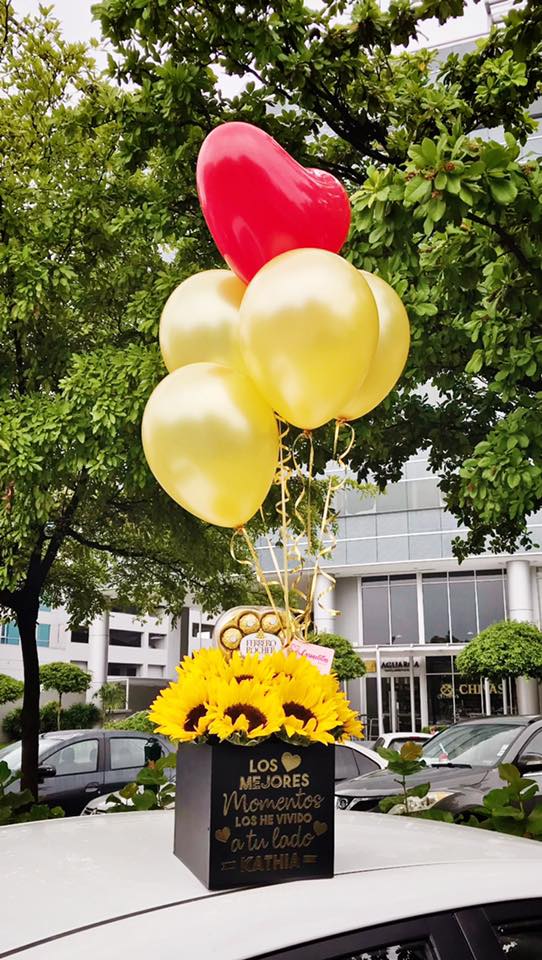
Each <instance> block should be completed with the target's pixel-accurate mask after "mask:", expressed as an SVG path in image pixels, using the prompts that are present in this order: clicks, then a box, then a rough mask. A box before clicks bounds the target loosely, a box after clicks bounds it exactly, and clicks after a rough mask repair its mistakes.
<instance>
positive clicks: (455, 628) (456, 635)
mask: <svg viewBox="0 0 542 960" xmlns="http://www.w3.org/2000/svg"><path fill="white" fill-rule="evenodd" d="M448 588H449V591H450V619H451V622H452V642H453V643H468V642H469V640H472V638H473V637H475V636H476V634H477V633H478V624H477V620H476V582H475V579H474V576H473V574H472V573H471V574H468V573H467V574H463V573H455V572H454V573H449V574H448Z"/></svg>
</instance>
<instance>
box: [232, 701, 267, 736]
mask: <svg viewBox="0 0 542 960" xmlns="http://www.w3.org/2000/svg"><path fill="white" fill-rule="evenodd" d="M224 713H225V714H226V716H227V717H229V718H230V720H231V721H232V723H235V721H236V720H238V719H239V717H242V716H244V717H246V718H247V720H248V729H249V730H254V728H255V727H259V726H260V725H261V724H262V723H267V717H266V716H265V713H262V711H261V710H258V708H257V707H253V706H252V705H251V704H250V703H232V705H231V707H226V709H225V710H224Z"/></svg>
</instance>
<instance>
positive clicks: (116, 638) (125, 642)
mask: <svg viewBox="0 0 542 960" xmlns="http://www.w3.org/2000/svg"><path fill="white" fill-rule="evenodd" d="M109 643H110V644H111V646H113V647H140V646H141V633H138V631H137V630H110V631H109Z"/></svg>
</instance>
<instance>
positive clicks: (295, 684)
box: [277, 671, 339, 743]
mask: <svg viewBox="0 0 542 960" xmlns="http://www.w3.org/2000/svg"><path fill="white" fill-rule="evenodd" d="M316 672H317V673H318V671H316ZM318 675H319V676H321V674H319V673H318ZM277 691H278V694H279V697H280V700H281V703H282V709H283V712H284V718H283V723H282V731H283V733H284V734H285V735H286V736H287V737H290V738H302V739H306V740H310V741H315V742H317V743H334V742H335V736H334V734H333V733H332V731H334V730H336V729H337V727H338V726H339V718H338V715H337V711H336V709H335V701H334V698H326V697H325V695H324V694H323V692H322V689H321V687H320V686H319V685H318V686H316V685H315V684H313V682H312V678H310V679H307V678H305V677H302V676H299V677H291V678H289V677H284V678H282V679H279V681H278V683H277Z"/></svg>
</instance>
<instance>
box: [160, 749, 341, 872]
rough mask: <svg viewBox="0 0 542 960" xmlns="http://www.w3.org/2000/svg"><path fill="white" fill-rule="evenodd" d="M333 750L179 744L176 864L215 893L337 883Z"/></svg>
mask: <svg viewBox="0 0 542 960" xmlns="http://www.w3.org/2000/svg"><path fill="white" fill-rule="evenodd" d="M334 756H335V750H334V747H333V746H328V747H326V746H320V745H314V746H310V747H295V748H294V747H290V746H289V745H288V744H286V743H283V742H281V741H278V740H277V741H274V740H268V741H265V742H264V743H261V744H259V745H258V746H256V747H238V746H233V745H232V744H228V743H221V744H217V745H214V744H213V745H210V744H200V745H195V744H192V743H187V744H181V746H180V747H179V751H178V755H177V793H176V803H175V845H174V852H175V854H176V856H177V857H179V859H180V860H182V862H183V863H184V864H185V865H186V866H187V867H188V868H189V869H190V870H191V871H192V873H194V874H195V875H196V876H197V877H198V879H199V880H201V882H202V883H204V884H205V886H206V887H208V888H209V889H210V890H225V889H229V888H232V887H242V886H255V885H258V884H268V883H280V882H281V881H285V880H306V879H314V878H321V877H332V876H333V852H334V807H335V800H334V766H335V764H334Z"/></svg>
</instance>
